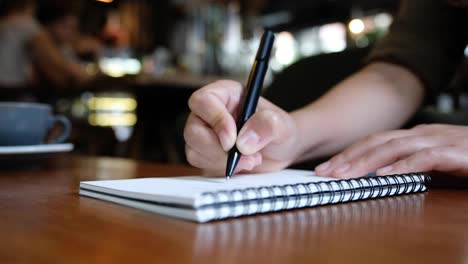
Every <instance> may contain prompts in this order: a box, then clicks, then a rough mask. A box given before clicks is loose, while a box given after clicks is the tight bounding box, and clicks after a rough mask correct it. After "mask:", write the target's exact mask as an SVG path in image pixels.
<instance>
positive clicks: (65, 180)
mask: <svg viewBox="0 0 468 264" xmlns="http://www.w3.org/2000/svg"><path fill="white" fill-rule="evenodd" d="M197 172H198V171H197V170H196V169H191V168H185V167H177V166H168V165H157V164H148V163H139V162H134V161H129V160H123V159H110V158H84V157H77V156H63V157H61V158H58V159H55V160H52V162H51V163H50V164H49V165H47V166H46V167H44V168H39V169H33V170H22V171H2V172H0V263H17V262H23V263H157V262H159V263H247V262H249V263H272V262H276V263H346V264H348V263H467V262H468V210H467V209H468V192H467V191H465V190H458V191H456V190H430V191H429V192H427V193H424V194H415V195H407V196H400V197H394V198H387V199H377V200H369V201H362V202H353V203H347V204H341V205H333V206H323V207H317V208H310V209H303V210H294V211H288V212H283V213H275V214H265V215H260V216H253V217H244V218H238V219H232V220H227V221H218V222H212V223H207V224H196V223H192V222H185V221H182V220H177V219H173V218H168V217H163V216H159V215H156V214H151V213H148V212H145V211H140V210H137V209H132V208H127V207H124V206H121V205H117V204H112V203H108V202H104V201H99V200H95V199H91V198H87V197H80V196H79V195H78V183H79V181H81V180H96V179H122V178H133V177H153V176H170V175H174V176H175V175H190V174H196V173H197Z"/></svg>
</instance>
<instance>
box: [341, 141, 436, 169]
mask: <svg viewBox="0 0 468 264" xmlns="http://www.w3.org/2000/svg"><path fill="white" fill-rule="evenodd" d="M443 143H444V139H443V138H440V137H437V136H409V137H401V138H395V139H391V140H389V141H387V142H385V143H384V144H381V145H378V146H376V147H374V148H371V149H369V150H368V151H367V152H365V153H363V154H362V155H361V156H359V157H357V158H355V159H353V160H351V161H349V164H350V167H349V169H348V170H347V171H345V172H334V173H333V174H332V176H334V177H338V178H352V177H359V176H364V175H367V174H368V173H369V172H374V171H375V170H377V169H379V168H382V167H384V166H386V165H388V164H391V163H394V162H395V161H397V160H399V159H402V158H405V157H407V156H409V155H411V154H413V153H415V152H418V151H421V150H423V149H426V148H430V147H435V146H440V145H441V144H443Z"/></svg>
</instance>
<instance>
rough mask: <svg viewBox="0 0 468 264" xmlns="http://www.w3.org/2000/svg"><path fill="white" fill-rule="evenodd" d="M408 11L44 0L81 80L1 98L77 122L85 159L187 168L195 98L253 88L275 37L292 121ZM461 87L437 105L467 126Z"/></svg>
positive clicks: (47, 23)
mask: <svg viewBox="0 0 468 264" xmlns="http://www.w3.org/2000/svg"><path fill="white" fill-rule="evenodd" d="M19 2H23V1H19ZM26 2H28V1H26ZM29 2H34V1H29ZM398 2H399V1H396V0H383V1H367V0H355V1H327V0H323V1H296V2H295V3H294V4H291V3H290V2H289V1H281V0H273V1H262V0H256V1H145V0H115V1H112V0H100V1H99V0H96V1H92V0H81V1H71V2H70V1H69V2H64V1H54V0H43V1H37V3H36V4H35V7H34V8H35V12H34V19H36V20H37V22H38V23H42V25H43V26H44V29H49V31H50V35H51V37H52V38H54V43H51V46H52V47H50V48H52V49H56V50H57V51H58V52H60V53H63V56H64V59H65V60H67V62H68V61H69V62H70V63H73V66H75V70H74V71H72V72H63V73H59V72H60V71H59V69H54V67H52V66H51V67H49V68H50V69H46V70H43V69H40V68H41V66H40V65H33V68H34V69H33V74H31V77H30V76H26V77H24V79H23V80H21V79H20V80H14V79H13V80H8V78H5V80H3V81H2V80H0V87H1V89H0V100H2V101H20V102H41V103H46V104H50V105H51V106H52V108H53V110H54V112H55V113H57V114H61V115H65V116H66V117H67V118H68V119H69V120H70V121H71V123H72V128H73V129H72V130H71V135H70V137H69V139H68V141H69V142H72V143H73V144H74V149H73V152H74V153H77V154H81V155H93V156H110V157H123V158H130V159H137V160H145V161H154V162H163V163H176V164H184V163H185V164H187V163H186V158H185V156H184V140H183V127H184V123H185V120H186V118H187V115H188V112H189V109H188V106H187V101H188V98H189V97H190V95H191V94H192V93H193V92H194V91H196V90H197V89H199V88H201V87H203V86H204V85H206V84H209V83H210V82H213V81H215V80H219V79H232V80H236V81H239V82H241V83H245V82H246V81H247V77H248V73H249V70H250V67H251V65H252V63H253V58H254V56H255V53H256V49H257V46H258V43H259V41H260V37H261V34H262V31H263V29H264V28H269V29H271V30H273V31H274V32H276V35H277V36H276V43H275V46H274V48H273V51H272V56H271V61H270V68H269V71H268V72H267V76H266V78H265V82H264V89H263V96H265V97H266V98H267V99H269V100H271V101H272V102H274V103H275V104H277V105H279V106H280V107H282V108H283V109H285V110H287V111H291V110H294V109H297V108H299V107H301V106H304V105H306V104H307V103H309V102H311V101H313V100H315V99H317V98H319V97H320V96H321V95H322V94H324V93H325V92H326V91H327V90H328V89H330V88H331V87H332V86H333V85H334V84H336V83H338V82H339V81H341V80H343V79H344V78H346V77H347V76H348V75H350V74H351V73H353V72H355V71H356V70H358V69H359V68H360V67H361V66H362V63H363V60H364V59H365V57H366V54H367V53H368V51H369V50H370V49H371V47H372V46H373V44H374V43H376V42H377V41H378V40H379V39H380V38H382V37H383V36H384V35H385V34H386V32H387V30H388V28H389V26H390V25H391V23H392V18H393V16H394V14H395V11H396V10H397V8H398ZM26 4H27V3H26ZM41 21H42V22H41ZM54 34H55V36H54ZM466 53H467V54H468V50H467V52H466ZM467 56H468V55H467ZM30 66H31V65H28V66H27V67H30ZM47 71H56V72H57V73H58V74H62V75H63V76H62V77H63V78H56V77H55V76H54V74H49V73H47ZM311 74H312V76H313V77H312V79H313V87H311V85H308V84H307V83H308V79H309V78H310V76H311ZM67 75H69V76H67ZM461 75H462V74H461ZM463 77H464V76H463ZM459 79H463V78H459ZM461 83H462V81H461V80H459V81H457V82H454V83H453V85H451V86H453V87H450V88H451V89H448V92H447V93H444V94H441V96H439V97H438V98H437V100H435V101H433V102H429V103H428V107H432V108H431V109H432V110H434V109H435V110H437V111H436V112H437V113H435V114H434V116H435V118H436V119H437V118H439V116H440V115H442V116H443V117H440V118H445V116H444V114H446V113H452V112H455V113H454V114H453V115H451V116H448V117H447V118H448V119H449V120H452V119H453V118H455V119H457V118H458V119H463V117H459V115H457V113H456V112H457V111H458V110H463V109H465V108H467V107H468V95H466V94H464V93H463V91H461V89H459V88H460V87H461V86H463V85H461ZM421 118H423V120H424V118H427V117H426V115H423V116H422V117H421ZM458 119H457V121H459V120H458ZM461 122H463V120H461ZM56 130H59V129H58V128H57V129H56ZM57 133H58V132H57Z"/></svg>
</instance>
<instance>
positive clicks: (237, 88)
mask: <svg viewBox="0 0 468 264" xmlns="http://www.w3.org/2000/svg"><path fill="white" fill-rule="evenodd" d="M241 93H242V85H241V84H239V83H237V82H234V81H218V82H215V83H212V84H209V85H207V86H205V87H203V88H201V89H200V90H198V91H196V92H195V93H194V94H193V95H192V96H191V97H190V99H189V107H190V110H191V111H192V112H191V113H190V115H189V117H188V120H187V123H186V125H185V130H184V138H185V143H186V144H185V153H186V156H187V160H188V162H189V163H190V164H192V165H193V166H196V167H199V168H202V169H206V170H208V171H210V172H212V173H216V174H218V175H224V173H225V169H226V161H227V152H228V151H229V150H230V149H231V148H232V147H233V146H234V144H236V145H237V148H238V149H239V151H240V152H241V153H242V157H241V159H240V161H239V164H238V165H237V168H236V172H241V171H255V172H266V171H275V170H279V169H282V168H284V167H286V166H288V165H290V164H291V163H292V161H293V158H294V154H293V153H294V151H295V150H296V149H297V148H296V144H297V139H298V137H297V136H296V134H297V129H296V125H295V122H294V120H293V119H292V118H291V117H290V115H289V114H288V113H286V112H285V111H283V110H281V109H280V108H279V107H277V106H275V105H273V104H272V103H270V102H268V101H267V100H266V99H264V98H260V101H259V103H258V106H257V112H256V113H255V114H254V115H253V116H252V117H251V118H250V119H249V120H248V121H247V123H246V124H245V125H244V126H243V127H242V129H241V131H240V132H239V136H238V137H237V128H236V118H237V112H238V105H239V100H240V97H241Z"/></svg>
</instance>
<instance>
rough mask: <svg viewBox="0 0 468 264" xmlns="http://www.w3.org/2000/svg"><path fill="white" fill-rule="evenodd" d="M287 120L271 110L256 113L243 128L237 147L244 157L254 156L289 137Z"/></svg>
mask: <svg viewBox="0 0 468 264" xmlns="http://www.w3.org/2000/svg"><path fill="white" fill-rule="evenodd" d="M286 124H287V120H286V117H285V116H284V113H281V112H279V111H274V110H271V109H267V110H262V111H260V112H257V113H255V114H254V115H253V116H252V117H251V118H250V119H249V120H248V121H247V123H245V125H244V126H243V127H242V129H241V131H240V132H239V136H238V137H237V141H236V145H237V148H238V150H239V151H240V152H241V153H242V154H244V155H252V154H255V153H257V152H258V151H260V150H262V149H263V148H264V147H265V146H267V145H268V144H270V143H274V142H280V141H282V139H284V138H286V137H287V134H288V131H287V126H286Z"/></svg>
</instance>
